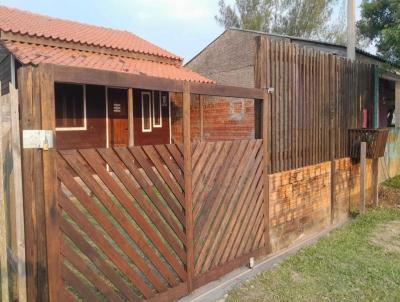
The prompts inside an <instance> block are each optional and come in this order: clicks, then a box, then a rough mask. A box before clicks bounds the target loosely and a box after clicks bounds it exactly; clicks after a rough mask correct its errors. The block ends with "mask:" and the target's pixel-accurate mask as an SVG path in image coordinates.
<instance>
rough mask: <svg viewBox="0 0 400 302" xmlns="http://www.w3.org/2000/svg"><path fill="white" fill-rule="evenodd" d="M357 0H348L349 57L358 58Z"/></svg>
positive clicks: (351, 58)
mask: <svg viewBox="0 0 400 302" xmlns="http://www.w3.org/2000/svg"><path fill="white" fill-rule="evenodd" d="M355 2H356V0H347V58H349V59H350V60H352V61H354V60H355V59H356V3H355Z"/></svg>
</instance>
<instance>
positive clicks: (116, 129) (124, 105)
mask: <svg viewBox="0 0 400 302" xmlns="http://www.w3.org/2000/svg"><path fill="white" fill-rule="evenodd" d="M107 93H108V123H109V124H108V129H109V132H108V135H109V145H110V147H127V146H128V143H129V130H128V128H129V127H128V125H129V124H128V90H126V89H118V88H108V91H107Z"/></svg>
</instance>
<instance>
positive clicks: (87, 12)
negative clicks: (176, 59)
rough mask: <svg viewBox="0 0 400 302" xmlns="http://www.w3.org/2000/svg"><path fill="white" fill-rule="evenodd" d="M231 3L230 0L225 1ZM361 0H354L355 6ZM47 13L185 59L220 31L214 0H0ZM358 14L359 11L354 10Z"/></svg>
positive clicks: (10, 4)
mask: <svg viewBox="0 0 400 302" xmlns="http://www.w3.org/2000/svg"><path fill="white" fill-rule="evenodd" d="M226 2H227V3H233V2H234V0H226ZM360 2H361V0H357V6H358V5H359V4H360ZM0 3H1V4H2V5H7V6H11V7H16V8H20V9H24V10H29V11H32V12H35V13H39V14H44V15H48V16H53V17H58V18H63V19H69V20H74V21H80V22H84V23H89V24H94V25H100V26H105V27H111V28H116V29H122V30H127V31H130V32H132V33H135V34H137V35H139V36H141V37H142V38H144V39H146V40H148V41H151V42H153V43H154V44H157V45H158V46H160V47H163V48H165V49H167V50H169V51H171V52H173V53H175V54H177V55H179V56H181V57H183V58H184V59H185V61H188V60H189V59H191V58H192V57H193V56H194V55H196V54H197V53H198V52H199V51H201V50H202V49H203V48H204V47H205V46H206V45H207V44H208V43H210V42H211V41H212V40H214V39H215V38H216V37H217V36H218V35H219V34H221V33H222V32H223V28H222V27H221V26H219V25H218V24H217V23H216V22H215V20H214V16H215V14H216V13H217V11H218V0H0ZM358 15H359V12H358Z"/></svg>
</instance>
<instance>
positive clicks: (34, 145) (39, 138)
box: [22, 130, 54, 151]
mask: <svg viewBox="0 0 400 302" xmlns="http://www.w3.org/2000/svg"><path fill="white" fill-rule="evenodd" d="M53 137H54V133H53V131H52V130H24V131H22V144H23V148H24V149H43V150H45V151H46V150H49V148H53V147H54V139H53Z"/></svg>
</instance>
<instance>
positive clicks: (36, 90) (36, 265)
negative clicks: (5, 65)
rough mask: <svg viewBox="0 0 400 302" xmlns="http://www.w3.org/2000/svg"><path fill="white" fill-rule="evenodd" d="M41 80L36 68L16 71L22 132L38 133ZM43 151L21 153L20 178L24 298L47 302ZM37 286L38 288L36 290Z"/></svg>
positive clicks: (39, 126)
mask: <svg viewBox="0 0 400 302" xmlns="http://www.w3.org/2000/svg"><path fill="white" fill-rule="evenodd" d="M39 81H40V78H39V76H38V71H37V69H36V68H34V67H31V66H26V67H21V68H19V70H18V92H19V97H18V98H19V101H20V106H21V131H23V130H27V129H41V126H42V121H41V100H40V82H39ZM42 160H43V158H42V151H41V150H38V149H23V150H22V178H23V199H24V219H25V225H29V228H26V229H25V245H26V255H25V256H26V262H27V263H30V264H31V265H27V266H26V276H27V298H28V301H48V299H49V298H48V297H49V296H48V282H47V254H46V225H45V221H46V219H45V217H44V213H45V204H44V198H43V195H44V192H43V164H42ZM39 284H40V288H39Z"/></svg>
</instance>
